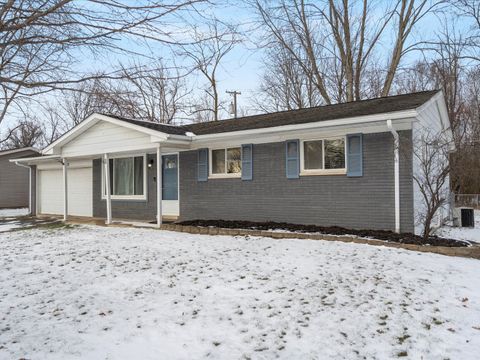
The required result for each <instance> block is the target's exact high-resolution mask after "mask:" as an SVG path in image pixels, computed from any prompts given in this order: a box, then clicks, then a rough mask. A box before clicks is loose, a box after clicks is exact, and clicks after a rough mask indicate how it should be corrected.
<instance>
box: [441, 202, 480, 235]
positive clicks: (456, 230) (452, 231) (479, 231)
mask: <svg viewBox="0 0 480 360" xmlns="http://www.w3.org/2000/svg"><path fill="white" fill-rule="evenodd" d="M436 235H438V236H441V237H445V238H449V239H457V240H467V241H475V242H478V243H480V210H475V228H473V229H471V228H461V227H451V226H444V227H442V228H440V229H438V230H437V232H436Z"/></svg>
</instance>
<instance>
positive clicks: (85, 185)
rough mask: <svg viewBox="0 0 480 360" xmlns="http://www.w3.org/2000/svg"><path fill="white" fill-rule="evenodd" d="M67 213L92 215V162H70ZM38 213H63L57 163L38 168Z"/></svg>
mask: <svg viewBox="0 0 480 360" xmlns="http://www.w3.org/2000/svg"><path fill="white" fill-rule="evenodd" d="M67 174H68V177H67V184H68V186H67V189H68V214H69V215H74V216H93V210H92V178H93V177H92V163H91V161H89V162H87V163H86V162H82V163H78V164H75V163H72V164H70V166H69V167H68V171H67ZM37 175H38V182H37V191H38V192H37V194H38V213H39V214H51V215H63V204H64V199H63V170H62V168H59V167H58V165H57V166H55V167H53V168H52V166H45V167H40V168H39V169H38V174H37Z"/></svg>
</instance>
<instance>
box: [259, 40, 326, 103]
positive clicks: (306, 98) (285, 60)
mask: <svg viewBox="0 0 480 360" xmlns="http://www.w3.org/2000/svg"><path fill="white" fill-rule="evenodd" d="M264 64H265V71H264V73H263V75H262V78H261V83H260V86H259V89H258V91H257V93H256V94H255V98H254V99H253V102H254V104H255V105H256V106H257V108H259V109H260V110H261V111H264V112H270V111H280V110H291V109H301V108H305V107H311V106H316V105H319V104H320V103H321V100H320V98H319V96H318V93H317V92H316V91H315V84H314V83H313V81H312V77H311V76H309V74H306V73H305V71H304V70H303V69H302V68H301V67H300V66H299V65H298V63H297V62H296V61H295V59H294V58H293V57H292V56H291V54H290V53H289V52H288V51H285V49H284V48H283V47H282V46H279V45H278V44H276V46H272V47H271V48H270V49H268V50H267V54H266V56H265V58H264Z"/></svg>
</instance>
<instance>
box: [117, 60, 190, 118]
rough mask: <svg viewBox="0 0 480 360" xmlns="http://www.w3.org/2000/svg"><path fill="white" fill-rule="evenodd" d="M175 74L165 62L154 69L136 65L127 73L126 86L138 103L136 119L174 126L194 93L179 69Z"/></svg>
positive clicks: (155, 65) (136, 104) (176, 69)
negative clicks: (187, 100)
mask: <svg viewBox="0 0 480 360" xmlns="http://www.w3.org/2000/svg"><path fill="white" fill-rule="evenodd" d="M132 70H133V72H132ZM173 71H174V72H173V73H172V69H169V68H167V67H166V66H165V64H164V63H163V62H162V61H158V62H157V63H156V64H154V66H153V67H151V68H146V67H142V66H139V65H135V66H133V67H132V69H126V70H125V72H124V74H125V79H126V82H127V84H126V86H127V87H129V92H130V93H131V94H132V95H131V98H133V99H134V102H135V107H134V108H133V111H134V112H135V115H136V117H138V118H141V119H144V120H148V121H152V122H158V123H166V124H170V123H172V122H173V121H174V120H175V118H176V117H177V116H179V114H180V113H182V112H185V107H186V104H185V101H186V97H187V96H188V95H189V94H190V91H189V90H188V89H187V87H186V83H185V78H184V76H182V75H181V74H180V73H179V70H178V68H176V67H175V68H173ZM130 87H131V89H130Z"/></svg>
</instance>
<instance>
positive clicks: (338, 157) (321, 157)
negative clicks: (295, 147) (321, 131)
mask: <svg viewBox="0 0 480 360" xmlns="http://www.w3.org/2000/svg"><path fill="white" fill-rule="evenodd" d="M302 155H303V161H302V172H303V173H304V174H309V173H344V172H345V139H344V138H338V139H324V140H311V141H304V142H303V148H302Z"/></svg>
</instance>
